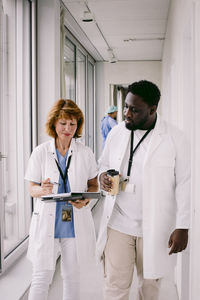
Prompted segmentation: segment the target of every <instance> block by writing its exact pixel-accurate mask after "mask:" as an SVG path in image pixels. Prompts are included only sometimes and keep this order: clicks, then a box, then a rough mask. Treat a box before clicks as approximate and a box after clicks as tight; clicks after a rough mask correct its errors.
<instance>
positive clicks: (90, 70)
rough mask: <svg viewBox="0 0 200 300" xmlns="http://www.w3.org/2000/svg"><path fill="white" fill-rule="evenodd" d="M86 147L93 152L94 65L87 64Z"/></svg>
mask: <svg viewBox="0 0 200 300" xmlns="http://www.w3.org/2000/svg"><path fill="white" fill-rule="evenodd" d="M87 106H88V109H87V112H88V115H87V120H88V128H87V131H88V146H89V147H90V148H91V149H92V150H93V151H94V113H95V109H94V108H95V98H94V65H93V64H92V63H91V62H90V61H89V62H88V105H87Z"/></svg>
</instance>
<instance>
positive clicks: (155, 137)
mask: <svg viewBox="0 0 200 300" xmlns="http://www.w3.org/2000/svg"><path fill="white" fill-rule="evenodd" d="M165 132H166V128H165V125H164V122H163V121H162V119H161V118H160V116H159V114H157V121H156V125H155V128H154V130H153V133H152V136H151V139H150V142H149V147H148V150H147V154H146V157H145V160H144V165H145V164H146V163H147V161H148V160H149V158H150V157H151V156H152V154H153V153H154V151H155V150H156V149H157V147H158V146H159V145H160V143H161V142H162V139H163V136H164V133H165Z"/></svg>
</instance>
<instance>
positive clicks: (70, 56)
mask: <svg viewBox="0 0 200 300" xmlns="http://www.w3.org/2000/svg"><path fill="white" fill-rule="evenodd" d="M75 61H76V58H75V45H74V44H73V43H72V42H71V41H69V40H68V39H67V38H65V44H64V67H63V73H64V95H63V96H64V98H66V99H71V100H75V99H76V76H75Z"/></svg>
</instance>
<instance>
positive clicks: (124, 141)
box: [116, 122, 131, 170]
mask: <svg viewBox="0 0 200 300" xmlns="http://www.w3.org/2000/svg"><path fill="white" fill-rule="evenodd" d="M123 123H124V122H123ZM130 135H131V131H130V130H128V129H126V128H125V123H124V126H123V127H122V128H121V131H119V139H120V143H119V144H118V145H116V147H118V162H119V164H118V167H117V168H116V169H117V170H120V167H121V164H122V161H123V159H124V155H125V153H126V150H127V146H128V143H129V140H130ZM120 146H121V147H120Z"/></svg>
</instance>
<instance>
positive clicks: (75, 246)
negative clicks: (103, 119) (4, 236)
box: [25, 99, 98, 300]
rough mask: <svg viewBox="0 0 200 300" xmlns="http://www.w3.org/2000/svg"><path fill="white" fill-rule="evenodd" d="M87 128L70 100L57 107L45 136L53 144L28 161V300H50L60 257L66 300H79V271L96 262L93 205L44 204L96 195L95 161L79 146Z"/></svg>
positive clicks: (82, 202)
mask: <svg viewBox="0 0 200 300" xmlns="http://www.w3.org/2000/svg"><path fill="white" fill-rule="evenodd" d="M83 122H84V117H83V113H82V111H81V110H80V108H79V107H78V106H77V105H76V104H75V103H74V102H73V101H72V100H64V99H61V100H59V101H57V102H56V103H55V104H54V105H53V107H52V108H51V110H50V112H49V114H48V117H47V123H46V132H47V134H48V135H49V136H50V137H52V138H53V139H51V140H49V141H48V142H45V143H43V144H41V145H39V146H38V147H36V148H35V149H34V150H33V153H32V154H31V157H30V159H29V163H28V167H27V170H26V175H25V179H26V180H28V181H29V188H30V194H31V196H32V197H34V198H36V202H35V205H34V211H33V216H32V220H31V225H30V235H29V248H28V258H29V259H30V260H31V262H32V264H33V275H32V283H31V287H30V293H29V298H28V299H29V300H45V299H47V296H48V289H49V285H50V283H51V281H52V278H53V274H54V270H55V264H56V258H57V253H58V251H60V253H61V275H62V280H63V300H72V299H74V300H75V299H76V300H79V299H80V265H81V263H82V264H84V265H88V263H93V262H95V249H96V248H95V247H96V237H95V233H94V232H95V231H94V224H93V220H92V216H91V209H90V203H89V200H88V199H85V200H77V201H76V202H70V201H69V202H68V203H64V202H60V203H55V202H52V203H44V202H43V201H41V196H44V195H47V194H51V193H66V192H70V191H73V192H76V191H82V192H84V191H91V192H96V191H97V190H98V183H97V165H96V162H95V158H94V155H93V153H92V151H91V150H90V149H89V148H88V147H86V146H84V145H83V144H82V143H80V142H78V138H79V137H81V134H82V128H83ZM88 245H90V246H89V247H88Z"/></svg>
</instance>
